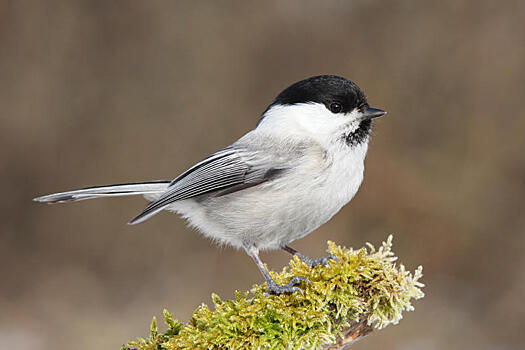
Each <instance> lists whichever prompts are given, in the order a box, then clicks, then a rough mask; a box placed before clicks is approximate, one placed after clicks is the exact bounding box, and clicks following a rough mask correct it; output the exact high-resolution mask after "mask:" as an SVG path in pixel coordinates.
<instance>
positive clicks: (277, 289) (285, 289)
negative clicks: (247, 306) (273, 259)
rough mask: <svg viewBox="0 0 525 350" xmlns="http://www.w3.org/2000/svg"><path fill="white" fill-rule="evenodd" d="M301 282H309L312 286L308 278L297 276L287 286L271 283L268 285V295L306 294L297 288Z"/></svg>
mask: <svg viewBox="0 0 525 350" xmlns="http://www.w3.org/2000/svg"><path fill="white" fill-rule="evenodd" d="M272 282H273V283H272ZM301 282H307V283H309V284H312V282H310V280H309V279H308V278H306V277H303V276H295V277H294V278H292V279H291V280H290V282H288V284H285V285H280V284H277V283H275V282H274V281H271V282H270V283H268V293H267V294H266V295H272V294H273V295H280V294H287V293H293V292H299V293H301V294H304V292H303V290H302V289H301V288H299V287H297V285H298V284H300V283H301Z"/></svg>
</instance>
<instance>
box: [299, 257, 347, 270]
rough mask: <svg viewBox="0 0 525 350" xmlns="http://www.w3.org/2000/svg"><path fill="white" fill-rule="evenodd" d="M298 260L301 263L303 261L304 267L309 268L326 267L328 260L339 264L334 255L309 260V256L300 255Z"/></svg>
mask: <svg viewBox="0 0 525 350" xmlns="http://www.w3.org/2000/svg"><path fill="white" fill-rule="evenodd" d="M299 259H301V261H303V262H304V263H305V264H306V265H308V266H310V268H314V267H316V266H319V265H325V266H326V265H328V262H329V261H330V260H335V261H337V262H339V259H337V257H336V256H335V255H332V254H330V255H327V256H324V257H322V258H310V257H309V256H306V255H302V254H301V255H300V256H299Z"/></svg>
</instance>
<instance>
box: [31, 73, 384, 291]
mask: <svg viewBox="0 0 525 350" xmlns="http://www.w3.org/2000/svg"><path fill="white" fill-rule="evenodd" d="M384 114H386V112H385V111H383V110H380V109H377V108H372V107H370V106H369V105H368V102H367V99H366V96H365V94H364V93H363V91H362V90H361V89H360V88H359V87H358V86H357V85H356V84H355V83H353V82H351V81H349V80H347V79H345V78H343V77H339V76H335V75H320V76H315V77H311V78H308V79H305V80H302V81H299V82H297V83H295V84H293V85H291V86H289V87H288V88H286V89H285V90H283V91H282V92H281V93H280V94H279V95H278V96H277V97H276V98H275V100H273V102H272V103H271V104H270V105H269V106H268V108H266V110H265V111H264V113H263V114H262V115H261V117H260V119H259V122H258V123H257V125H256V127H255V128H254V129H253V130H251V131H250V132H248V133H247V134H245V135H244V136H243V137H241V138H240V139H239V140H237V141H236V142H234V143H233V144H231V145H230V146H228V147H226V148H224V149H222V150H220V151H218V152H216V153H214V154H212V155H211V156H209V157H208V158H206V159H204V160H203V161H201V162H199V163H197V164H195V165H194V166H193V167H191V168H189V169H188V170H187V171H185V172H184V173H182V174H181V175H179V177H177V178H176V179H175V180H172V181H152V182H141V183H128V184H117V185H109V186H99V187H89V188H84V189H80V190H74V191H67V192H61V193H55V194H50V195H47V196H42V197H38V198H35V199H34V200H35V201H38V202H46V203H58V202H70V201H79V200H84V199H91V198H101V197H113V196H129V195H143V196H144V197H145V198H146V199H147V200H149V201H150V203H149V205H148V206H147V207H146V208H145V209H144V211H142V213H140V214H139V215H138V216H136V217H135V218H134V219H133V220H131V221H130V222H129V224H132V225H133V224H138V223H140V222H143V221H144V220H147V219H149V218H150V217H152V216H153V215H155V214H157V213H158V212H160V211H162V210H169V211H173V212H176V213H178V214H180V215H181V216H182V217H183V218H185V219H186V220H187V221H188V223H189V225H190V226H192V227H195V228H197V229H198V230H199V231H200V232H202V233H203V234H204V236H206V237H209V238H211V239H212V240H213V241H216V242H217V243H219V244H225V245H229V246H233V247H235V248H242V249H244V250H245V251H246V253H247V254H248V255H249V256H250V257H251V258H252V259H253V260H254V261H255V263H256V264H257V267H258V268H259V270H260V271H261V273H262V275H263V276H264V278H265V280H266V283H267V287H268V293H269V294H282V293H292V292H295V291H298V292H302V290H301V289H300V288H299V287H298V285H300V283H301V282H303V281H305V282H308V281H307V280H306V278H304V277H300V276H297V277H294V278H292V279H291V280H290V282H289V283H288V284H285V285H280V284H277V283H276V282H275V281H274V280H273V279H272V277H271V276H270V274H269V273H268V271H267V270H266V267H265V265H264V264H263V262H262V261H261V259H260V258H259V251H261V250H275V249H282V250H284V251H286V252H288V253H291V254H292V255H297V256H298V257H299V258H300V259H301V260H303V261H304V262H305V263H306V264H308V265H309V266H311V267H314V266H316V265H319V264H327V263H328V261H329V260H330V259H334V257H332V256H327V257H324V258H318V259H314V258H310V257H307V256H306V255H303V254H301V253H299V252H298V251H297V250H295V249H293V248H291V247H290V246H288V244H289V243H290V242H293V241H295V240H296V239H299V238H302V237H304V236H306V235H308V234H309V233H310V232H312V231H313V230H315V229H317V228H318V227H319V226H321V225H322V224H324V223H325V222H327V221H328V220H330V218H332V216H334V215H335V214H336V213H337V212H338V211H339V210H340V209H341V208H342V207H343V206H344V205H345V204H346V203H348V202H349V201H350V200H351V199H352V198H353V197H354V195H355V194H356V192H357V190H358V188H359V186H360V185H361V182H362V181H363V172H364V160H365V156H366V152H367V149H368V141H369V138H370V132H371V128H372V119H374V118H377V117H380V116H383V115H384Z"/></svg>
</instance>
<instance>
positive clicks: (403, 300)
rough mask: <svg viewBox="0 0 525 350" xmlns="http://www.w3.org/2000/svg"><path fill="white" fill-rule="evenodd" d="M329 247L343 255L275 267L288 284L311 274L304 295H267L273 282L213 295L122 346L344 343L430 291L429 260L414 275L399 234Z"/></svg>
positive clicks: (144, 349) (393, 318) (395, 317)
mask: <svg viewBox="0 0 525 350" xmlns="http://www.w3.org/2000/svg"><path fill="white" fill-rule="evenodd" d="M328 246H329V248H328V252H329V253H330V254H333V255H334V256H336V257H337V259H338V260H339V261H337V262H336V261H330V263H329V265H328V266H317V267H315V268H313V269H312V268H310V267H308V266H307V265H306V264H304V263H303V262H301V261H300V260H299V259H298V258H294V259H293V260H292V261H291V262H290V265H289V266H288V267H286V268H285V269H283V271H282V272H280V273H276V272H271V274H272V277H273V278H274V280H275V281H276V282H277V283H283V284H284V283H287V281H289V280H290V279H291V278H293V277H294V276H304V277H306V278H308V279H309V280H310V281H311V282H312V283H311V284H306V283H305V284H304V285H302V286H301V288H302V289H303V290H304V294H301V293H293V294H288V295H279V296H275V295H270V296H267V295H266V285H265V284H262V285H255V286H254V287H253V288H252V290H251V293H249V292H244V293H240V292H236V295H235V298H234V299H232V300H224V301H223V300H221V298H220V297H219V296H217V295H215V294H213V295H212V299H213V303H214V310H213V311H212V310H211V309H209V308H208V307H207V306H206V305H204V304H203V305H201V306H200V307H199V308H198V309H197V310H196V311H195V312H194V314H193V316H192V319H191V320H190V322H189V323H188V324H183V323H181V322H178V321H176V320H174V319H173V316H172V315H171V314H170V313H169V312H168V311H166V310H164V318H165V322H166V324H167V326H168V329H167V330H166V331H165V332H163V333H159V332H158V329H157V322H156V319H155V318H153V322H152V324H151V328H150V336H149V338H147V339H141V338H139V339H138V341H134V342H130V343H128V344H127V346H123V348H122V349H129V350H130V349H137V350H138V349H140V350H154V349H160V348H162V349H168V350H178V349H195V348H206V349H223V348H224V349H230V348H235V349H254V348H255V349H266V348H272V349H273V348H283V349H296V348H307V349H342V348H343V347H345V346H348V345H350V344H353V343H354V342H356V341H357V340H359V339H362V338H363V337H365V336H366V335H368V334H369V333H370V332H372V331H373V330H374V329H382V328H384V327H386V326H388V325H390V324H396V323H398V322H399V321H400V320H401V318H402V313H403V312H404V311H411V310H413V307H412V304H411V303H412V300H413V299H414V300H415V299H419V298H422V297H423V295H424V294H423V292H422V291H421V288H422V287H423V284H422V283H420V282H419V279H420V278H421V277H422V267H419V268H418V269H416V271H415V272H414V273H413V274H412V273H410V272H408V271H406V269H405V267H404V266H403V265H396V264H395V261H396V260H397V258H396V257H395V256H394V254H393V253H392V251H391V247H392V236H390V237H389V238H388V240H387V241H386V242H383V244H382V246H381V247H380V248H379V249H377V250H376V249H375V248H374V247H373V246H372V245H370V244H369V245H368V247H367V248H361V249H359V250H353V249H347V248H343V247H339V246H336V245H335V244H334V243H331V242H329V243H328Z"/></svg>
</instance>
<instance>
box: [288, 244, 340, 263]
mask: <svg viewBox="0 0 525 350" xmlns="http://www.w3.org/2000/svg"><path fill="white" fill-rule="evenodd" d="M281 249H282V250H284V251H285V252H288V253H290V254H292V255H297V257H298V258H299V259H301V261H303V262H304V263H305V264H306V265H308V266H310V267H316V266H318V265H328V261H329V260H335V261H339V260H337V258H336V257H335V256H333V255H332V254H330V255H327V256H325V257H322V258H317V259H315V258H310V257H309V256H306V255H304V254H301V253H299V252H298V251H297V250H295V249H293V248H292V247H290V246H287V245H285V246H284V247H282V248H281Z"/></svg>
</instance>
